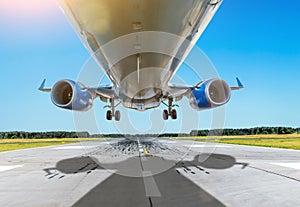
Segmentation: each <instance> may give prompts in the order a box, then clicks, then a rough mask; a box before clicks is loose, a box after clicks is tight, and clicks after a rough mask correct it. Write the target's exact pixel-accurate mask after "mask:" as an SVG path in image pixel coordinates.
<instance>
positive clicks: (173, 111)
mask: <svg viewBox="0 0 300 207" xmlns="http://www.w3.org/2000/svg"><path fill="white" fill-rule="evenodd" d="M168 102H169V103H168V105H167V104H165V103H164V104H165V105H166V106H168V110H166V109H165V110H163V119H164V120H168V118H169V116H170V117H171V118H172V119H177V111H176V109H173V107H175V106H178V105H173V98H169V99H168Z"/></svg>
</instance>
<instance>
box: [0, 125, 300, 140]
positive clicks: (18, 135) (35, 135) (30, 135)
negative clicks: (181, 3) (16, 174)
mask: <svg viewBox="0 0 300 207" xmlns="http://www.w3.org/2000/svg"><path fill="white" fill-rule="evenodd" d="M295 133H297V134H300V128H292V127H255V128H244V129H214V130H192V131H191V132H190V133H165V134H144V135H141V134H136V135H130V134H89V133H88V132H67V131H52V132H23V131H13V132H0V139H45V138H123V137H185V136H207V135H214V136H221V135H224V136H235V135H257V134H295Z"/></svg>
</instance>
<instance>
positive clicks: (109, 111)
mask: <svg viewBox="0 0 300 207" xmlns="http://www.w3.org/2000/svg"><path fill="white" fill-rule="evenodd" d="M112 117H113V114H112V111H111V110H108V111H107V112H106V119H107V120H112Z"/></svg>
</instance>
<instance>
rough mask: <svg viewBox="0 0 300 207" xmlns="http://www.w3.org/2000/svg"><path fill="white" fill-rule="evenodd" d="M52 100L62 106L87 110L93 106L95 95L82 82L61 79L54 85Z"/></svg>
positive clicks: (75, 109) (76, 109)
mask: <svg viewBox="0 0 300 207" xmlns="http://www.w3.org/2000/svg"><path fill="white" fill-rule="evenodd" d="M51 100H52V102H53V104H54V105H56V106H57V107H60V108H64V109H69V110H74V111H87V110H89V109H90V108H92V106H93V101H94V95H93V94H92V92H90V91H89V90H88V89H84V86H83V85H81V84H80V83H77V82H75V81H72V80H61V81H58V82H57V83H56V84H55V85H54V86H53V88H52V91H51Z"/></svg>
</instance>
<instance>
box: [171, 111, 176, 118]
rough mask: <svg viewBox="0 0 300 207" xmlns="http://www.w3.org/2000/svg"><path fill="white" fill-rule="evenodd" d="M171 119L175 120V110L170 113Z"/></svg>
mask: <svg viewBox="0 0 300 207" xmlns="http://www.w3.org/2000/svg"><path fill="white" fill-rule="evenodd" d="M171 118H172V119H177V111H176V110H175V109H173V110H172V111H171Z"/></svg>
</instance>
